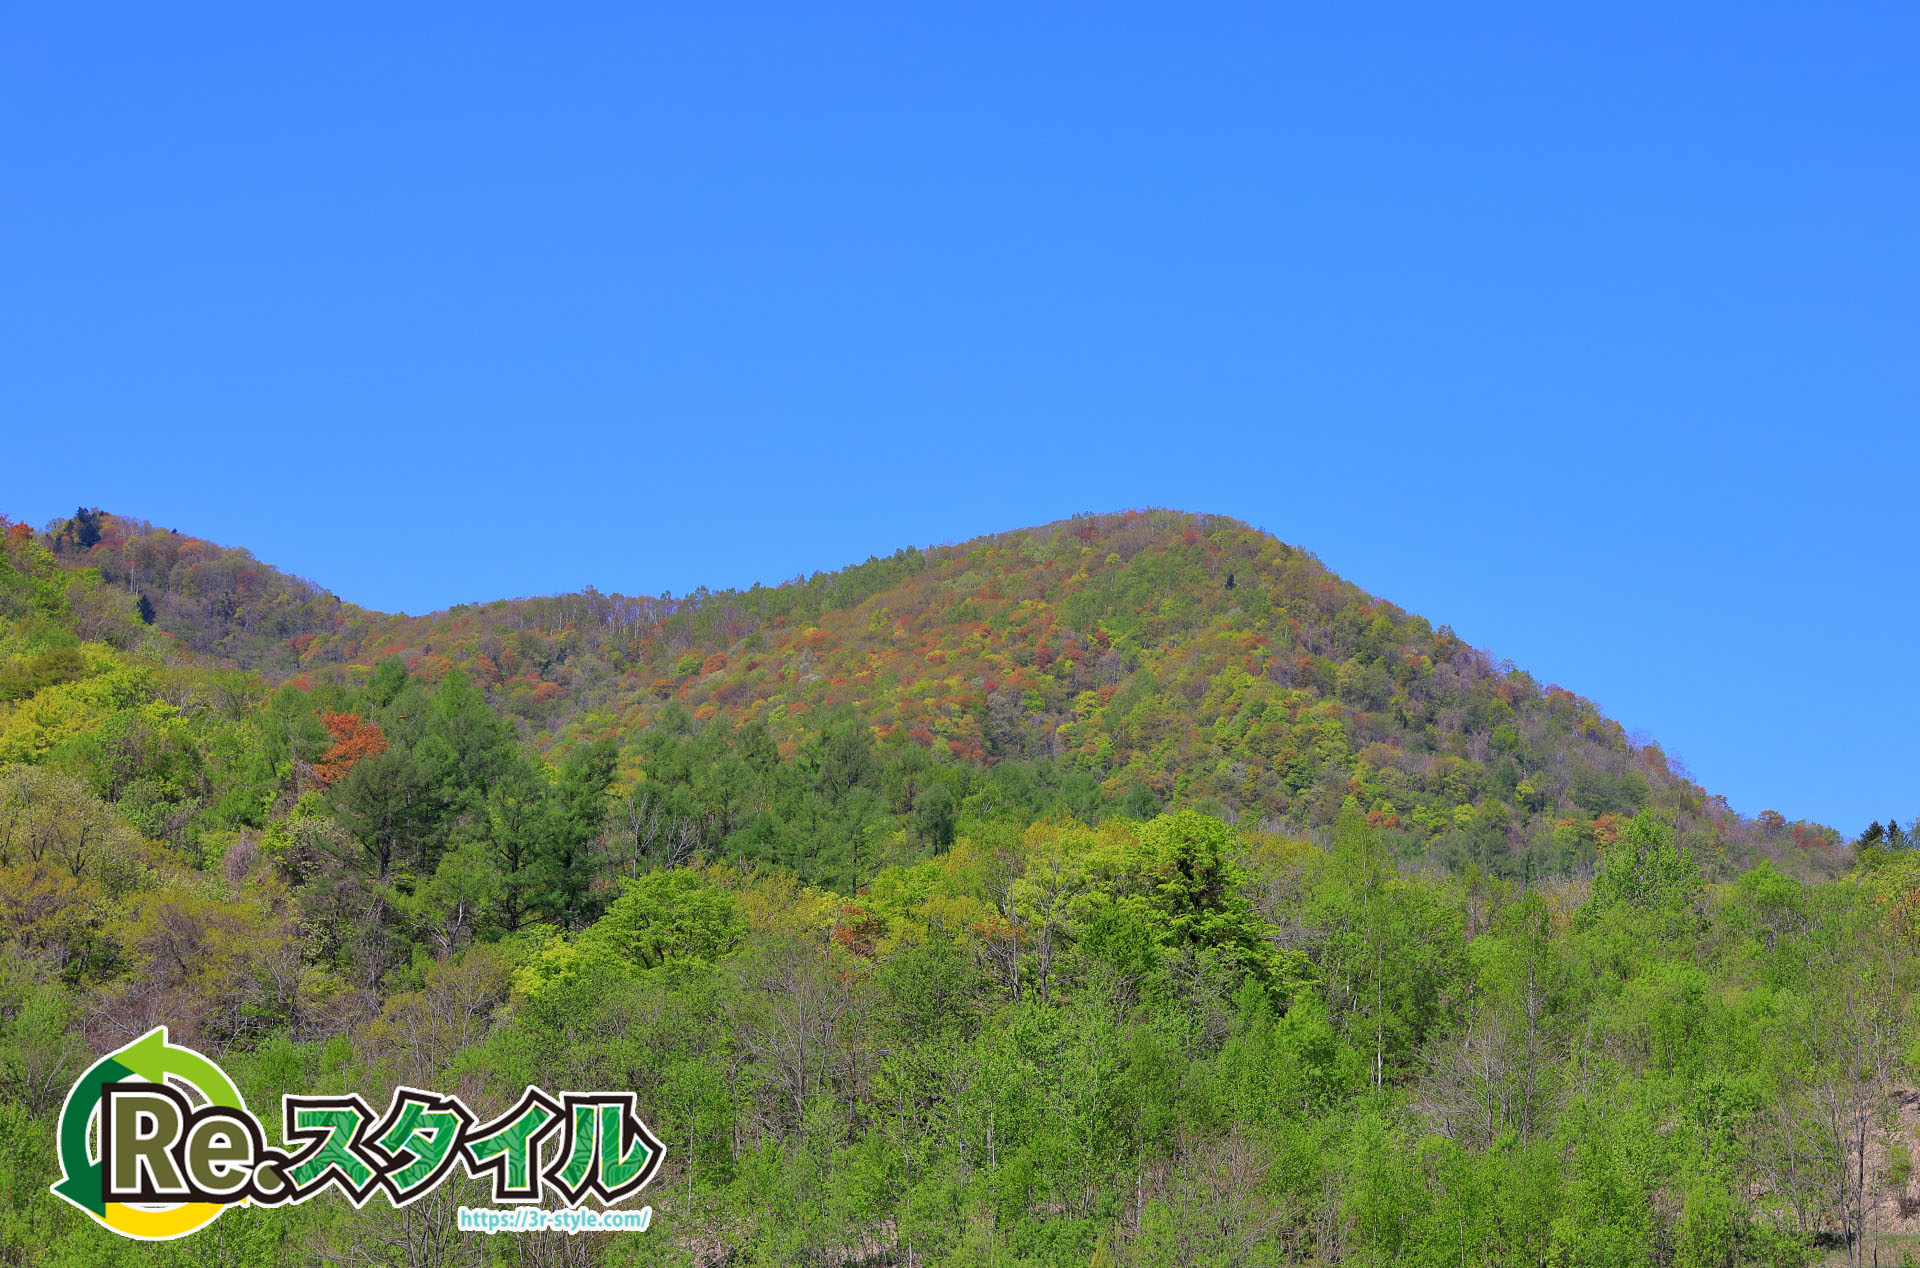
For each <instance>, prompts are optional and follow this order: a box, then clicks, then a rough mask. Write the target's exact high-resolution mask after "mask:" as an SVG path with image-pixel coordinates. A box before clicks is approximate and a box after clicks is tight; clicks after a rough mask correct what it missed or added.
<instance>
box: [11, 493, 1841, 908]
mask: <svg viewBox="0 0 1920 1268" xmlns="http://www.w3.org/2000/svg"><path fill="white" fill-rule="evenodd" d="M45 540H46V542H47V544H48V545H49V547H50V548H51V549H52V550H53V552H54V555H55V558H56V559H57V560H59V561H60V563H61V564H62V565H63V566H64V567H69V568H72V567H93V568H98V569H99V571H100V575H101V578H102V579H103V580H104V581H105V582H106V583H107V584H108V585H109V586H112V587H115V588H119V589H123V590H125V591H127V592H128V593H129V594H131V595H133V596H135V597H136V599H137V600H144V601H145V602H146V603H148V604H149V606H150V609H151V612H152V614H153V616H154V624H155V626H156V628H158V629H160V630H162V631H164V632H166V633H167V634H169V635H172V636H173V637H175V638H176V639H178V640H179V641H180V642H181V643H182V644H183V645H184V646H186V647H187V648H189V649H191V650H192V651H194V652H196V653H200V654H202V655H203V656H208V657H212V658H215V660H216V661H217V662H218V663H223V664H231V665H236V666H238V667H241V668H246V669H253V670H257V671H259V672H261V673H263V674H266V675H268V676H269V677H270V678H272V679H274V680H281V679H285V678H287V677H289V676H295V677H294V681H296V682H297V683H300V684H302V685H307V684H327V683H331V684H358V683H363V682H364V681H366V678H365V675H367V674H368V673H370V672H371V671H372V668H373V666H374V665H375V664H377V663H378V662H379V661H381V660H383V659H386V658H389V657H393V658H398V659H399V660H400V661H401V663H402V664H403V665H404V666H405V667H406V669H407V671H408V672H409V673H410V674H411V675H413V676H415V677H418V678H420V679H421V680H423V681H425V682H427V683H429V684H431V683H437V682H439V681H440V680H441V679H442V678H444V677H445V676H446V675H447V674H448V673H449V672H451V671H453V670H455V669H459V670H461V671H463V672H464V674H465V676H466V677H467V679H468V680H469V681H471V682H472V683H473V684H474V685H475V686H476V687H477V688H478V689H479V690H480V691H482V692H483V693H484V694H485V695H486V697H487V699H488V701H489V702H490V703H491V704H493V705H494V706H495V707H496V708H498V709H499V710H500V711H501V712H502V713H504V714H505V715H507V716H508V717H511V718H513V719H514V720H515V721H516V723H517V724H518V725H519V728H520V730H521V732H522V734H523V735H525V736H527V737H528V738H531V739H533V740H534V741H535V742H537V743H538V744H539V745H540V746H541V747H542V748H550V747H553V746H555V745H558V746H560V748H561V749H562V750H564V749H565V748H566V747H568V746H570V745H572V744H576V743H580V742H585V741H588V740H595V739H609V740H613V741H614V742H615V743H616V744H618V745H619V746H620V747H621V749H622V751H623V755H624V756H625V757H626V759H627V760H628V761H629V763H630V765H632V766H634V767H644V766H645V765H646V763H647V761H648V754H649V753H654V752H656V751H657V749H658V748H659V745H660V744H661V743H663V742H664V741H665V739H666V737H665V736H661V735H655V736H654V737H653V738H652V739H649V738H647V737H648V735H649V731H650V730H651V729H652V728H654V724H655V723H657V722H662V721H664V722H666V723H667V724H668V725H667V727H666V728H665V729H666V730H667V731H669V732H672V733H675V734H680V733H681V732H683V731H688V730H691V731H697V732H700V733H702V734H704V735H705V738H704V740H703V741H702V742H703V743H705V744H706V745H708V746H709V747H724V748H729V749H732V750H734V752H733V753H731V754H729V756H730V757H735V758H739V757H740V756H741V752H742V750H741V749H740V746H741V745H742V744H749V745H750V744H751V743H754V742H756V741H757V739H758V738H759V737H764V738H765V739H768V740H771V741H772V742H773V743H774V744H775V745H776V746H777V747H778V749H779V751H780V753H781V755H782V756H783V757H788V758H791V757H793V756H794V755H795V754H796V753H797V752H798V751H799V749H800V747H801V746H802V745H804V744H805V743H807V742H808V741H809V739H810V738H815V737H818V736H820V735H823V734H831V733H832V731H833V729H834V728H835V726H837V725H842V724H843V723H845V722H846V720H848V719H850V720H851V721H852V723H855V724H858V725H860V726H864V727H865V728H867V729H868V730H870V732H871V733H872V736H873V738H874V739H875V740H876V741H877V742H878V743H879V744H880V746H881V747H882V748H883V749H884V748H886V747H887V746H888V745H889V743H891V744H892V745H893V747H894V748H895V749H896V750H897V749H898V747H899V745H900V744H902V743H905V744H910V745H912V746H915V747H917V748H920V749H922V750H924V751H926V752H927V753H929V754H930V755H932V756H933V757H934V758H935V759H936V763H934V764H937V765H939V766H943V767H953V766H957V767H959V768H961V769H960V770H959V771H955V770H951V769H949V770H947V771H945V772H944V783H945V784H947V785H948V786H949V788H950V791H951V792H953V793H955V794H956V795H960V796H962V797H966V796H973V797H975V798H976V799H979V798H984V799H985V802H1009V801H1010V802H1014V803H1018V804H1019V805H1020V806H1021V807H1022V808H1023V809H1024V810H1026V811H1028V812H1040V811H1043V810H1048V809H1063V810H1067V811H1070V812H1072V813H1074V814H1076V815H1079V816H1081V817H1083V818H1097V817H1100V816H1101V815H1104V814H1109V813H1129V814H1133V815H1134V816H1135V817H1139V816H1141V815H1143V814H1144V813H1146V812H1148V811H1151V810H1153V809H1156V808H1158V807H1161V806H1192V807H1194V808H1197V809H1200V810H1203V811H1206V812H1208V813H1213V814H1219V815H1222V816H1224V817H1226V818H1227V819H1229V820H1230V821H1235V822H1238V821H1239V820H1240V819H1241V818H1243V817H1248V818H1251V820H1252V821H1253V822H1255V823H1260V824H1264V825H1265V826H1267V827H1269V828H1271V829H1274V830H1286V831H1293V832H1309V833H1310V832H1313V831H1316V830H1319V831H1324V830H1325V828H1326V827H1327V825H1330V824H1331V823H1332V822H1333V820H1334V818H1335V817H1336V815H1337V814H1338V812H1339V810H1340V809H1341V807H1342V806H1344V805H1347V804H1349V803H1351V804H1356V805H1358V806H1359V808H1360V809H1361V810H1362V812H1363V813H1364V814H1366V815H1367V817H1368V820H1369V822H1370V823H1371V824H1372V825H1374V826H1375V827H1377V828H1379V829H1380V830H1381V831H1382V832H1383V834H1384V836H1385V839H1386V840H1387V841H1388V843H1389V846H1390V848H1391V849H1392V850H1393V851H1394V852H1395V853H1396V854H1398V855H1399V856H1401V857H1403V858H1413V857H1420V856H1425V857H1429V858H1431V859H1433V860H1436V861H1437V862H1439V863H1441V864H1443V865H1445V866H1448V867H1452V868H1457V867H1459V866H1462V865H1464V864H1466V863H1469V862H1471V863H1474V864H1475V865H1477V866H1478V867H1480V868H1481V869H1482V870H1484V871H1488V872H1493V873H1496V874H1501V875H1513V876H1521V877H1525V876H1534V875H1544V874H1564V873H1570V872H1574V871H1578V870H1581V869H1583V868H1588V867H1590V866H1591V865H1592V862H1593V859H1594V857H1595V851H1596V848H1597V847H1598V845H1599V844H1600V843H1601V842H1602V841H1604V840H1607V839H1609V838H1610V837H1611V836H1612V835H1614V834H1616V833H1617V832H1618V831H1619V825H1620V823H1621V822H1622V821H1623V820H1624V819H1625V818H1628V817H1631V816H1632V815H1633V814H1635V813H1637V812H1638V811H1639V810H1641V809H1643V808H1645V807H1648V806H1657V807H1662V808H1665V809H1667V810H1670V811H1671V812H1673V815H1674V821H1675V824H1676V827H1677V829H1678V831H1679V832H1680V834H1681V838H1682V840H1683V841H1684V842H1685V843H1686V844H1687V845H1688V846H1689V847H1690V848H1692V849H1693V850H1695V851H1696V852H1697V853H1698V854H1699V855H1700V856H1701V857H1702V859H1703V860H1705V861H1706V862H1707V863H1708V864H1709V865H1710V866H1712V867H1730V868H1737V867H1738V866H1740V865H1742V864H1744V863H1746V862H1750V861H1752V860H1754V859H1756V858H1761V857H1766V858H1770V859H1773V860H1774V861H1776V862H1778V863H1781V864H1783V865H1785V866H1788V867H1790V868H1791V869H1793V870H1796V871H1801V872H1807V871H1808V870H1809V869H1813V870H1820V869H1824V868H1827V867H1830V866H1831V865H1832V864H1833V862H1834V854H1833V851H1834V849H1835V847H1836V846H1837V845H1838V838H1837V837H1836V835H1835V834H1834V833H1832V832H1830V831H1828V830H1826V829H1824V828H1822V827H1820V826H1818V825H1813V824H1807V823H1793V824H1788V823H1786V822H1784V821H1783V820H1781V819H1780V817H1779V816H1777V815H1773V814H1768V815H1765V816H1762V818H1761V819H1760V820H1758V821H1743V820H1742V819H1741V818H1740V817H1739V816H1737V815H1735V814H1733V813H1732V812H1731V811H1730V810H1729V809H1728V808H1727V807H1726V805H1725V804H1724V802H1722V801H1720V800H1718V799H1715V798H1713V797H1711V796H1709V795H1708V794H1707V793H1706V792H1705V791H1704V790H1703V789H1701V788H1700V787H1699V786H1698V785H1697V784H1695V783H1693V782H1692V781H1691V780H1689V779H1688V778H1686V776H1685V775H1684V774H1683V773H1681V772H1676V771H1675V770H1673V769H1672V768H1671V766H1670V764H1669V762H1668V761H1667V759H1666V756H1665V754H1664V753H1663V752H1662V751H1661V750H1660V748H1659V747H1658V745H1657V744H1642V745H1636V744H1634V743H1631V742H1630V741H1629V740H1628V738H1627V736H1626V734H1625V732H1624V731H1623V730H1622V728H1621V727H1620V725H1619V724H1618V723H1616V722H1614V721H1613V720H1611V719H1609V718H1607V717H1606V716H1604V715H1603V714H1602V713H1601V712H1600V711H1599V709H1598V708H1597V707H1596V706H1595V705H1594V704H1593V703H1592V702H1591V701H1588V700H1585V699H1583V698H1581V697H1579V696H1577V695H1575V694H1574V693H1572V692H1570V691H1567V690H1565V689H1562V688H1560V687H1557V686H1554V685H1551V684H1543V683H1540V682H1537V681H1536V680H1535V679H1533V678H1532V677H1530V676H1529V675H1528V674H1527V673H1526V672H1525V671H1524V670H1521V669H1517V668H1515V667H1514V666H1512V665H1511V664H1506V663H1502V662H1497V661H1495V660H1493V659H1492V658H1491V657H1490V656H1489V655H1488V654H1487V653H1485V652H1483V651H1480V650H1478V649H1475V648H1473V647H1470V646H1469V645H1467V644H1466V643H1465V642H1463V641H1462V640H1461V639H1459V638H1458V637H1457V636H1455V635H1454V634H1453V632H1452V631H1451V630H1450V629H1448V628H1447V627H1446V626H1444V625H1442V626H1440V627H1439V628H1437V629H1436V628H1435V627H1434V626H1433V625H1431V624H1430V623H1429V622H1428V621H1427V620H1426V619H1425V618H1423V617H1420V616H1417V615H1410V614H1408V613H1406V612H1404V611H1402V610H1401V609H1399V608H1397V607H1395V606H1394V605H1392V604H1391V603H1387V602H1385V601H1382V600H1379V599H1376V598H1373V597H1372V596H1369V595H1367V594H1365V593H1364V592H1362V591H1360V590H1359V589H1358V588H1356V587H1354V586H1352V585H1350V584H1348V583H1346V582H1344V581H1341V580H1340V579H1339V578H1338V577H1335V576H1334V575H1333V574H1332V573H1330V572H1328V571H1327V570H1326V569H1325V568H1324V567H1323V566H1321V564H1320V563H1319V562H1318V561H1317V560H1316V559H1314V558H1313V556H1311V555H1309V554H1307V553H1305V552H1303V551H1300V550H1298V549H1295V548H1293V547H1290V546H1288V545H1285V544H1284V543H1281V542H1279V541H1276V540H1275V539H1274V538H1272V537H1271V536H1269V535H1267V534H1265V533H1261V532H1257V531H1255V530H1253V529H1250V528H1248V527H1247V526H1246V525H1244V524H1240V523H1237V522H1235V521H1232V520H1226V519H1222V518H1219V517H1214V516H1203V515H1187V514H1179V513H1174V512H1128V513H1125V514H1119V515H1097V516H1082V517H1077V518H1075V519H1073V520H1069V521H1064V522H1062V523H1058V524H1052V525H1048V526H1046V527H1043V528H1035V529H1026V530H1021V531H1018V532H1010V533H1002V534H996V535H994V536H992V537H988V538H982V539H979V540H976V541H972V542H966V543H962V544H960V545H957V546H944V547H936V548H931V549H928V550H917V549H907V550H901V551H898V552H896V553H894V554H893V555H890V556H888V557H887V558H885V559H878V558H875V559H869V560H868V561H867V562H866V563H864V564H860V565H857V566H854V567H851V568H847V569H844V570H842V571H839V572H835V573H822V574H815V575H814V576H812V577H810V578H805V579H798V580H796V581H794V582H791V583H789V584H787V585H783V586H776V587H771V588H767V587H758V586H756V587H755V588H753V589H751V590H746V591H719V592H707V591H698V592H696V593H695V594H693V595H691V596H688V597H685V598H681V599H674V598H670V597H663V598H654V599H647V598H639V599H635V598H627V597H625V596H622V595H618V594H601V593H598V592H597V591H592V590H589V591H587V592H585V593H581V594H571V595H562V596H559V597H555V598H544V599H517V600H500V601H496V602H492V603H487V604H477V605H472V606H462V607H456V608H454V609H451V610H450V611H447V612H441V613H435V614H433V615H430V616H425V617H406V616H387V615H383V614H380V613H374V612H369V611H366V610H364V609H360V608H356V607H354V606H352V605H350V604H345V603H342V602H340V601H339V600H338V599H336V598H334V597H333V596H331V595H329V594H327V593H325V592H323V591H321V590H319V589H317V588H316V587H314V586H313V585H312V584H310V583H308V582H305V581H301V580H298V579H296V578H290V577H287V576H285V575H284V574H281V573H278V572H276V571H275V570H273V569H271V568H268V567H266V566H264V565H262V564H260V563H259V562H257V561H256V560H254V559H253V558H252V557H251V556H250V555H248V554H247V553H246V552H244V551H239V550H231V549H224V548H221V547H217V546H213V545H212V544H210V543H206V542H202V541H198V540H196V539H193V538H189V537H182V536H180V535H179V534H177V533H172V532H168V531H162V530H157V529H154V528H153V527H151V526H150V525H147V524H145V523H142V522H139V521H134V520H126V519H122V518H120V517H117V516H113V515H108V514H102V513H98V512H89V511H83V512H82V513H81V514H80V515H79V516H77V517H76V518H75V519H73V520H69V521H65V522H62V523H58V524H55V525H52V526H49V529H48V531H47V534H46V538H45ZM689 719H690V721H691V723H692V727H691V728H688V727H687V722H688V720H689ZM709 722H713V723H717V724H718V730H719V732H720V733H719V734H705V733H706V732H709V731H712V730H713V729H714V728H710V727H708V726H707V725H706V724H707V723H709ZM743 725H747V726H749V727H750V728H751V733H750V734H745V733H742V732H741V730H740V728H741V727H742V726H743ZM656 764H657V763H656ZM922 765H927V764H925V763H922ZM687 791H688V792H689V795H688V796H686V797H682V798H680V799H679V800H678V801H677V802H676V804H675V805H674V806H673V807H672V809H673V812H674V813H675V814H676V816H677V817H678V818H679V819H681V820H688V821H691V822H692V824H693V825H694V829H695V830H696V831H697V834H698V836H699V839H700V842H701V844H702V845H705V846H708V847H715V848H717V847H719V846H720V845H721V843H722V842H723V841H724V840H726V839H728V838H729V837H735V838H736V839H735V841H734V845H733V847H732V850H733V852H735V853H750V852H752V851H750V850H749V849H748V847H747V845H746V843H745V839H744V838H739V837H738V834H740V833H742V832H749V833H750V834H752V836H753V839H754V840H756V841H757V842H758V843H759V844H758V848H759V850H760V851H761V852H762V853H766V854H768V856H769V857H775V856H778V857H783V858H785V859H786V861H788V862H789V863H793V864H796V865H801V866H802V869H803V870H805V867H804V860H805V859H806V858H808V857H810V856H812V855H814V854H817V853H818V851H817V850H816V849H815V848H814V847H815V845H817V843H816V842H812V841H803V840H798V839H793V838H794V834H793V832H792V831H791V830H790V828H791V825H788V824H784V823H769V822H767V821H765V820H757V819H756V818H755V817H754V815H753V814H752V813H751V803H753V801H754V799H752V798H748V799H747V800H746V801H744V802H743V801H740V800H738V799H736V800H734V801H731V802H715V801H714V799H713V797H712V796H705V795H701V794H700V793H699V792H698V791H697V790H692V789H689V790H687ZM760 800H765V799H764V798H762V799H760ZM905 800H906V802H911V801H912V800H913V798H912V795H911V793H909V794H907V796H906V798H905ZM985 802H982V803H981V804H985ZM901 808H902V809H903V810H906V809H910V806H907V805H903V806H902V807H901ZM821 874H822V875H826V873H821ZM831 879H839V880H844V879H846V878H844V877H838V878H831Z"/></svg>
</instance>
